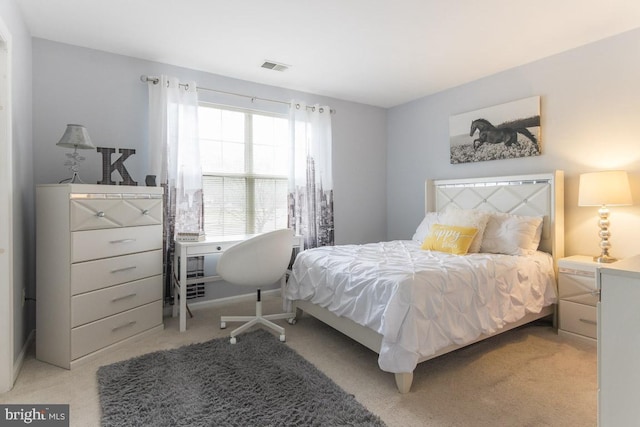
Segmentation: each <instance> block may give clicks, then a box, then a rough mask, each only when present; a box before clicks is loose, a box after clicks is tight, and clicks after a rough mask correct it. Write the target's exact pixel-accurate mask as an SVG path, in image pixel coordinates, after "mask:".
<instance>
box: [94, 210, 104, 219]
mask: <svg viewBox="0 0 640 427" xmlns="http://www.w3.org/2000/svg"><path fill="white" fill-rule="evenodd" d="M96 216H97V217H98V218H104V211H100V212H98V213H97V214H96Z"/></svg>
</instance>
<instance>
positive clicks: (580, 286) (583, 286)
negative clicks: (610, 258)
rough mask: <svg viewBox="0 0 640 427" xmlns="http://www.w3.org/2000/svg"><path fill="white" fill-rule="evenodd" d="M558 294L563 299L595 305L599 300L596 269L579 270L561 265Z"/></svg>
mask: <svg viewBox="0 0 640 427" xmlns="http://www.w3.org/2000/svg"><path fill="white" fill-rule="evenodd" d="M558 294H559V295H558V297H559V298H560V299H562V300H567V301H572V302H577V303H580V304H588V305H591V306H593V307H595V306H596V303H597V302H598V295H597V293H596V276H595V271H579V270H571V269H565V268H562V267H561V268H560V269H559V274H558Z"/></svg>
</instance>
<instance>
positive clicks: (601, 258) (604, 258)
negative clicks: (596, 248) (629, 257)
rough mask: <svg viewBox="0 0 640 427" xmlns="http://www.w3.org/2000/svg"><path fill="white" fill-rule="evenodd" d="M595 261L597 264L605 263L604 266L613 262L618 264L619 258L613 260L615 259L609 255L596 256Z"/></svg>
mask: <svg viewBox="0 0 640 427" xmlns="http://www.w3.org/2000/svg"><path fill="white" fill-rule="evenodd" d="M593 260H594V261H595V262H600V263H603V264H608V263H611V262H616V261H618V258H613V257H610V256H609V255H599V256H594V257H593Z"/></svg>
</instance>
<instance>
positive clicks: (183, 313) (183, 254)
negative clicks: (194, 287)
mask: <svg viewBox="0 0 640 427" xmlns="http://www.w3.org/2000/svg"><path fill="white" fill-rule="evenodd" d="M186 329H187V248H185V247H182V250H181V251H180V332H184V331H185V330H186Z"/></svg>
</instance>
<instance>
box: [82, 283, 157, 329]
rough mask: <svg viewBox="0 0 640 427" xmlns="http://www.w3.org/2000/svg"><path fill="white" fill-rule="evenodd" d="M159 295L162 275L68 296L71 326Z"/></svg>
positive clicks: (120, 311) (107, 314) (135, 305)
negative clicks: (69, 299) (69, 297)
mask: <svg viewBox="0 0 640 427" xmlns="http://www.w3.org/2000/svg"><path fill="white" fill-rule="evenodd" d="M161 299H162V275H161V274H159V275H157V276H153V277H147V278H146V279H142V280H136V281H135V282H129V283H125V284H124V285H117V286H111V287H109V288H105V289H100V290H99V291H94V292H87V293H86V294H82V295H77V296H74V297H72V298H71V327H73V328H75V327H76V326H80V325H84V324H86V323H90V322H93V321H95V320H98V319H102V318H105V317H108V316H112V315H114V314H117V313H122V312H123V311H127V310H131V309H132V308H136V307H138V306H141V305H144V304H148V303H150V302H153V301H158V300H161Z"/></svg>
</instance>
